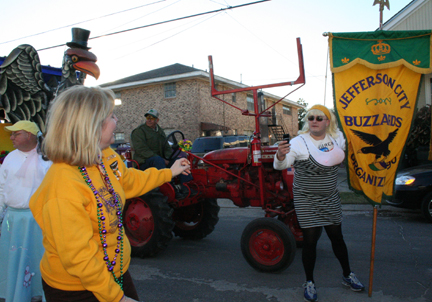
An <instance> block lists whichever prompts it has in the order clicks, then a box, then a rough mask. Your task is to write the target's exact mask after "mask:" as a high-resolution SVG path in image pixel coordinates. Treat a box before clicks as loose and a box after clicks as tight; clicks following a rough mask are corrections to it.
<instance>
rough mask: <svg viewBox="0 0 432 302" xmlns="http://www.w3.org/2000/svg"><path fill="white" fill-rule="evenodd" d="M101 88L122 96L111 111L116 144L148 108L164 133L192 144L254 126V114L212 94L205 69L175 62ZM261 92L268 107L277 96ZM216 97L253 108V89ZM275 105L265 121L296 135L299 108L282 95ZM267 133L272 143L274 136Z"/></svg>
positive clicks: (221, 84)
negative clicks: (178, 135)
mask: <svg viewBox="0 0 432 302" xmlns="http://www.w3.org/2000/svg"><path fill="white" fill-rule="evenodd" d="M215 83H216V85H217V87H216V88H217V89H218V90H228V89H234V88H243V87H247V85H244V84H242V83H238V82H235V81H232V80H228V79H225V78H222V77H218V76H215ZM101 86H102V87H105V88H110V89H112V90H113V91H114V92H115V93H116V96H117V98H118V99H119V100H121V102H118V103H119V105H117V106H116V108H115V111H114V113H115V114H116V115H117V117H118V119H119V122H118V123H117V130H116V131H117V133H116V142H117V143H121V142H130V134H131V132H132V130H133V129H135V128H136V127H138V126H139V125H140V124H142V123H144V114H145V113H146V112H147V111H148V110H149V109H151V108H154V109H156V110H158V111H159V119H160V121H159V124H160V125H161V127H162V128H164V129H165V132H166V133H167V134H168V133H170V132H171V131H174V130H180V131H182V132H183V133H184V135H185V137H186V138H187V139H189V140H191V141H192V142H193V141H194V140H195V139H196V138H197V137H199V136H212V135H234V134H238V135H243V134H245V135H251V134H252V133H253V131H254V130H255V122H254V118H253V117H251V116H243V115H241V112H240V111H239V110H238V109H235V108H233V107H231V106H229V105H227V104H224V103H223V102H221V101H219V100H217V99H215V98H212V97H211V95H210V85H209V73H208V72H206V71H203V70H199V69H196V68H193V67H189V66H185V65H182V64H173V65H169V66H166V67H162V68H158V69H154V70H151V71H147V72H144V73H140V74H137V75H133V76H130V77H126V78H123V79H119V80H117V81H114V82H110V83H105V84H102V85H101ZM263 96H264V100H265V101H264V102H265V104H266V107H268V106H270V105H271V104H272V103H274V102H276V101H278V100H279V99H280V97H277V96H275V95H272V94H269V93H266V92H264V93H263ZM220 98H221V99H223V100H225V101H227V102H229V103H230V104H233V105H234V106H236V107H239V108H242V109H249V111H250V112H253V111H254V110H253V98H252V93H250V94H249V93H248V92H241V93H236V94H232V95H221V96H220ZM120 103H121V104H120ZM273 108H274V109H273V110H271V111H272V118H268V123H269V124H272V125H278V126H277V127H279V128H283V129H284V131H285V133H286V132H288V133H290V134H291V135H295V134H297V131H298V119H297V114H298V109H300V108H302V106H301V105H299V104H297V103H296V102H293V101H289V100H286V99H285V100H283V101H281V102H280V103H279V104H277V105H276V106H274V107H273ZM266 119H267V118H266ZM270 134H272V133H270ZM269 136H270V138H269V141H270V143H273V142H275V141H276V140H277V139H276V138H275V135H269ZM264 140H265V139H264Z"/></svg>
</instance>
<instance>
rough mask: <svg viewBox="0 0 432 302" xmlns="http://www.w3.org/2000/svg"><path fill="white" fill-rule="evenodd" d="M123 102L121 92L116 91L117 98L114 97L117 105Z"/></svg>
mask: <svg viewBox="0 0 432 302" xmlns="http://www.w3.org/2000/svg"><path fill="white" fill-rule="evenodd" d="M121 104H122V100H121V92H116V93H115V99H114V105H115V106H120V105H121Z"/></svg>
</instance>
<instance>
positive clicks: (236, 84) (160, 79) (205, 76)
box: [104, 71, 303, 108]
mask: <svg viewBox="0 0 432 302" xmlns="http://www.w3.org/2000/svg"><path fill="white" fill-rule="evenodd" d="M209 77H210V76H209V73H208V72H205V71H194V72H188V73H183V74H176V75H170V76H164V77H158V78H153V79H147V80H142V81H135V82H128V83H122V84H113V85H108V86H104V88H108V89H112V90H114V91H118V90H123V89H130V88H135V87H139V86H144V85H149V84H159V83H169V82H174V81H178V80H185V79H191V78H202V79H206V80H209ZM215 81H216V82H219V83H221V82H222V83H224V84H226V85H229V86H231V87H234V89H235V88H246V87H249V86H248V85H245V84H242V83H239V82H236V81H232V80H229V79H226V78H223V77H220V76H215ZM264 96H267V97H271V98H273V99H280V97H279V96H277V95H274V94H271V93H268V92H264ZM282 102H284V103H287V104H289V105H292V106H294V107H297V108H303V106H301V105H299V104H297V103H296V102H293V101H290V100H287V99H284V100H282Z"/></svg>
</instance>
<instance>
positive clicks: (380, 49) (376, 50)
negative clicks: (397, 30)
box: [371, 40, 390, 55]
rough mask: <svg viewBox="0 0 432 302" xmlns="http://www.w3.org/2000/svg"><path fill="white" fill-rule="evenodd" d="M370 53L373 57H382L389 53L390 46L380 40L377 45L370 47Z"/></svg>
mask: <svg viewBox="0 0 432 302" xmlns="http://www.w3.org/2000/svg"><path fill="white" fill-rule="evenodd" d="M371 51H372V53H373V54H374V55H383V54H387V53H390V45H388V44H385V43H383V42H382V41H381V40H379V41H378V44H375V45H372V47H371Z"/></svg>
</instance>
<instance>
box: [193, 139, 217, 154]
mask: <svg viewBox="0 0 432 302" xmlns="http://www.w3.org/2000/svg"><path fill="white" fill-rule="evenodd" d="M221 140H222V138H221V137H212V138H210V139H209V138H197V139H196V140H195V141H194V143H193V144H192V150H191V152H192V153H207V152H210V151H213V150H217V149H221Z"/></svg>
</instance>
